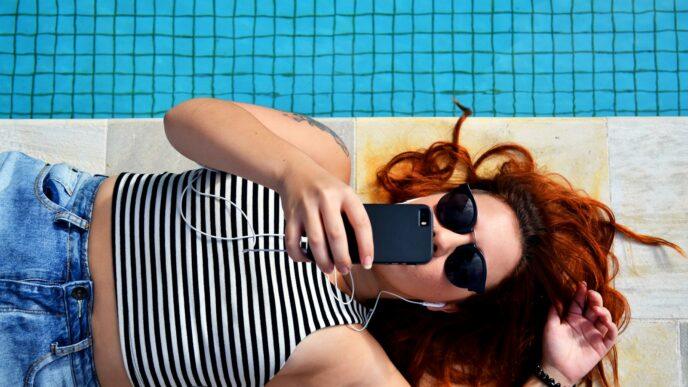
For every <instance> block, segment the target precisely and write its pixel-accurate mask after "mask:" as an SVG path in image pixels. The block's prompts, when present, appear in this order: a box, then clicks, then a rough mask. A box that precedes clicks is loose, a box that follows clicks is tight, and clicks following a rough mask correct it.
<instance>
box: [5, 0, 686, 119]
mask: <svg viewBox="0 0 688 387" xmlns="http://www.w3.org/2000/svg"><path fill="white" fill-rule="evenodd" d="M201 96H212V97H216V98H222V99H230V100H234V101H240V102H249V103H255V104H259V105H263V106H270V107H274V108H278V109H280V110H288V111H293V112H299V113H302V114H307V115H312V116H317V117H339V116H343V117H349V116H355V117H363V116H371V117H384V116H412V117H418V116H431V117H442V116H456V115H459V114H460V111H458V110H457V109H456V107H455V106H454V105H453V103H452V100H451V97H456V98H457V99H459V100H460V101H461V102H462V103H463V104H464V105H466V106H470V107H471V108H473V110H474V112H475V115H476V116H486V117H489V116H528V117H531V116H593V117H596V116H601V117H604V116H659V115H661V116H680V115H685V114H686V113H687V112H688V2H686V1H682V0H633V1H629V0H580V1H574V0H557V1H551V0H550V1H534V0H531V1H514V0H483V1H475V0H472V1H464V0H452V1H414V0H398V1H371V0H359V1H354V2H352V1H332V0H317V1H316V0H310V1H309V0H298V1H297V0H283V1H266V0H257V1H238V0H237V1H231V0H227V1H217V2H215V1H213V2H209V1H183V0H172V1H138V2H136V1H112V0H98V1H95V0H71V1H69V0H60V1H55V2H53V1H34V0H8V1H7V0H6V1H0V118H113V117H114V118H119V117H122V118H130V117H162V115H163V114H164V113H165V112H166V111H167V110H169V109H170V108H171V107H172V106H175V105H176V104H178V103H181V102H182V101H184V100H187V99H189V98H192V97H201Z"/></svg>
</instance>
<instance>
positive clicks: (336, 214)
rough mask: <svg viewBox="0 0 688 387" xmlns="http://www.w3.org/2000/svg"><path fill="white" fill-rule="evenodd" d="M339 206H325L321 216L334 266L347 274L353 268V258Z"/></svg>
mask: <svg viewBox="0 0 688 387" xmlns="http://www.w3.org/2000/svg"><path fill="white" fill-rule="evenodd" d="M339 208H340V207H339V206H330V205H323V207H322V209H323V210H324V211H323V212H322V213H321V215H322V218H323V224H324V225H325V231H326V232H327V240H328V241H329V244H330V251H331V252H332V256H333V257H332V258H333V259H334V265H335V266H336V267H337V270H339V272H340V273H342V274H347V273H348V272H349V270H350V268H351V258H350V257H349V246H348V245H347V239H346V230H345V229H344V222H343V221H342V215H341V212H340V211H339Z"/></svg>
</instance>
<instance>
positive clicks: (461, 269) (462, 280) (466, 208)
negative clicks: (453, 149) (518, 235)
mask: <svg viewBox="0 0 688 387" xmlns="http://www.w3.org/2000/svg"><path fill="white" fill-rule="evenodd" d="M435 217H436V218H437V221H438V222H440V224H441V225H442V226H443V227H445V228H447V229H449V230H451V231H453V232H455V233H458V234H468V233H470V232H474V230H473V228H474V227H475V222H476V220H477V219H478V207H477V206H476V205H475V198H474V197H473V193H472V192H471V188H470V187H469V186H468V184H467V183H464V184H461V185H459V186H458V187H456V188H454V189H452V190H451V191H449V192H447V193H446V194H445V195H444V196H442V198H440V200H439V201H438V202H437V205H436V206H435ZM474 236H475V235H474ZM444 273H445V275H446V276H447V279H448V280H449V282H451V283H452V284H453V285H454V286H457V287H460V288H465V289H468V290H471V291H474V292H476V293H484V292H485V282H486V280H487V265H486V263H485V256H484V255H483V253H482V251H480V248H478V246H476V245H475V243H469V244H466V245H462V246H459V247H457V248H456V249H455V250H454V251H453V252H452V253H451V254H450V255H449V257H447V260H446V261H445V262H444Z"/></svg>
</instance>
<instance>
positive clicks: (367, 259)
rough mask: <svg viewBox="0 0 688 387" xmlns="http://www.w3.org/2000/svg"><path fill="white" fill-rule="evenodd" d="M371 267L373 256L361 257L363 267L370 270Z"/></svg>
mask: <svg viewBox="0 0 688 387" xmlns="http://www.w3.org/2000/svg"><path fill="white" fill-rule="evenodd" d="M371 267H373V257H371V256H370V255H369V256H367V257H365V258H364V259H363V268H364V269H366V270H370V268H371Z"/></svg>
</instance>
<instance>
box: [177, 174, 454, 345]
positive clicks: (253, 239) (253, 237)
mask: <svg viewBox="0 0 688 387" xmlns="http://www.w3.org/2000/svg"><path fill="white" fill-rule="evenodd" d="M203 169H208V170H211V171H215V172H223V171H220V170H217V169H213V168H209V167H205V166H204V167H203V168H199V169H197V170H196V171H194V173H193V174H194V176H193V178H192V179H191V180H190V181H189V183H187V185H186V187H184V189H183V190H182V194H181V197H180V198H179V202H178V203H177V209H178V210H179V212H180V214H181V215H182V219H184V223H186V224H187V225H188V226H189V227H191V228H192V229H193V230H195V231H197V232H200V233H201V234H203V235H207V236H209V237H211V238H217V239H220V240H236V239H245V238H251V247H253V246H255V243H256V237H257V236H280V237H284V234H256V233H255V231H254V229H253V226H252V225H251V220H250V219H249V218H248V216H247V215H246V213H245V212H244V211H243V210H242V209H241V208H239V206H237V205H236V204H235V203H234V202H233V201H231V200H228V199H226V198H223V197H222V196H219V195H213V194H208V193H204V192H200V191H198V190H197V189H195V188H194V187H193V185H192V184H193V182H194V181H195V180H196V179H197V178H198V176H199V174H198V173H197V172H202V171H203ZM189 187H191V190H192V191H194V192H196V193H197V194H199V195H203V196H209V197H214V198H217V199H220V200H224V201H227V202H229V203H230V204H231V205H233V206H235V207H236V208H237V209H238V210H239V211H241V214H242V215H243V216H244V218H246V221H247V222H248V226H249V228H250V230H251V234H253V235H250V236H243V235H242V236H238V237H233V238H231V237H222V236H217V235H212V234H208V233H206V232H204V231H201V230H199V229H197V228H195V227H194V226H192V225H191V223H189V221H188V220H187V219H186V217H185V216H184V210H183V208H182V205H181V203H182V201H183V200H184V194H185V193H186V190H187V189H188V188H189ZM410 200H413V199H410ZM410 200H407V201H405V202H403V203H406V202H409V201H410ZM246 251H283V252H286V250H283V249H242V250H241V253H242V254H243V253H244V252H246ZM349 278H350V279H351V296H350V297H349V300H348V301H346V302H345V301H343V300H342V299H341V298H339V297H337V296H335V295H333V294H332V289H331V288H330V286H327V292H328V293H329V295H330V297H333V298H335V299H336V300H337V301H339V302H341V303H342V304H343V305H348V304H350V303H351V302H352V301H353V299H354V294H355V291H356V284H355V282H354V277H353V276H352V275H351V272H349ZM334 283H335V286H337V270H336V269H335V271H334ZM382 293H387V294H391V295H393V296H396V297H399V298H401V299H402V300H404V301H406V302H410V303H413V304H419V305H423V306H429V307H435V308H441V307H443V306H445V305H446V304H445V303H444V302H419V301H412V300H407V299H406V298H404V297H402V296H400V295H398V294H395V293H392V292H388V291H386V290H380V292H379V293H378V294H377V299H376V300H375V305H374V306H373V309H372V310H371V312H370V315H369V316H367V319H366V322H365V325H364V326H363V328H362V329H355V328H351V327H349V328H350V329H353V330H355V331H357V332H360V331H363V330H364V329H366V328H367V327H368V323H369V322H370V319H371V318H372V317H373V313H375V309H376V308H377V304H378V302H379V301H380V295H382Z"/></svg>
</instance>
